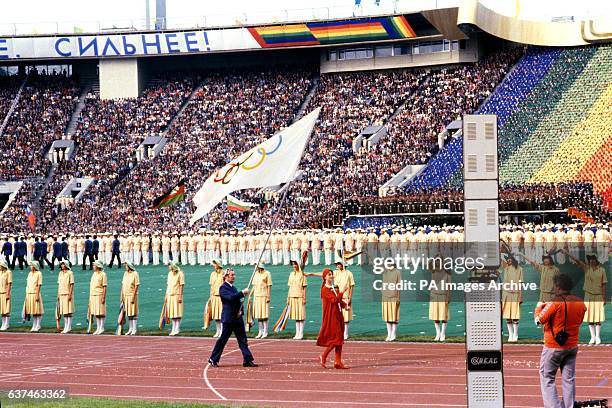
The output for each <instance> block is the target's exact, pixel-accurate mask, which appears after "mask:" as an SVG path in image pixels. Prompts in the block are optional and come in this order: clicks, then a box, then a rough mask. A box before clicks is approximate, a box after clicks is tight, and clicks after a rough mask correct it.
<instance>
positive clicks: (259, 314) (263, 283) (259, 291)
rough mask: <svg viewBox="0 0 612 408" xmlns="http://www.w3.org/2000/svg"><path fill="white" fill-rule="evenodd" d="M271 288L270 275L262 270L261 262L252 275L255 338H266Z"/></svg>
mask: <svg viewBox="0 0 612 408" xmlns="http://www.w3.org/2000/svg"><path fill="white" fill-rule="evenodd" d="M271 288H272V274H271V273H270V272H269V271H267V270H266V269H265V268H264V264H263V262H260V263H259V264H258V265H257V271H256V272H255V274H254V275H253V296H254V297H255V299H254V301H253V318H254V319H257V323H258V327H259V332H258V333H257V336H256V337H255V338H257V339H265V338H266V337H268V323H269V319H270V289H271Z"/></svg>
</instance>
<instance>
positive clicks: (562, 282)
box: [554, 273, 574, 292]
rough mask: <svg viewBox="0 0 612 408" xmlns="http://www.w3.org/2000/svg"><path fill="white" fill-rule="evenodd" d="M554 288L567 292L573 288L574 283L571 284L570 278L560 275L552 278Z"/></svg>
mask: <svg viewBox="0 0 612 408" xmlns="http://www.w3.org/2000/svg"><path fill="white" fill-rule="evenodd" d="M554 283H555V286H556V287H558V288H559V289H561V290H562V291H564V292H569V291H571V290H572V288H573V287H574V282H572V278H570V277H569V276H567V275H566V274H564V273H562V274H559V275H557V276H555V278H554Z"/></svg>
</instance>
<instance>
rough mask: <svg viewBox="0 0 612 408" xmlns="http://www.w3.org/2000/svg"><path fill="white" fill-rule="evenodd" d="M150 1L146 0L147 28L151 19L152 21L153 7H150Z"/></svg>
mask: <svg viewBox="0 0 612 408" xmlns="http://www.w3.org/2000/svg"><path fill="white" fill-rule="evenodd" d="M149 1H150V0H145V28H146V29H147V30H149V29H150V28H151V27H150V21H151V9H150V5H149Z"/></svg>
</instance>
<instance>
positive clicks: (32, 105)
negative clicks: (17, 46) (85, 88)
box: [0, 71, 79, 180]
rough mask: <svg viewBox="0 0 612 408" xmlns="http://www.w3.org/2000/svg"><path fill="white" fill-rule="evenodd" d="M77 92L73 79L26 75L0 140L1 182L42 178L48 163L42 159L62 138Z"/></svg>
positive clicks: (57, 75) (57, 76)
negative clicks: (24, 82)
mask: <svg viewBox="0 0 612 408" xmlns="http://www.w3.org/2000/svg"><path fill="white" fill-rule="evenodd" d="M78 90H79V87H78V85H77V82H76V78H71V77H66V76H65V75H63V74H50V75H44V74H37V73H36V71H34V72H33V73H32V74H30V76H29V77H28V79H27V83H26V87H25V88H24V90H23V92H22V94H21V97H20V99H19V102H18V105H17V107H16V109H15V111H14V112H13V114H12V115H11V117H10V118H9V120H8V123H7V126H6V129H5V130H4V134H3V136H2V139H1V140H0V160H1V161H2V163H3V166H2V170H1V173H0V178H1V179H3V180H16V179H18V178H23V177H35V176H38V177H41V176H44V175H46V173H47V171H48V169H49V166H50V163H49V162H48V161H46V159H45V158H44V155H45V154H46V152H47V150H48V149H49V147H50V144H51V143H52V142H53V141H54V140H56V139H59V138H61V136H62V135H63V134H64V130H65V128H66V125H67V124H68V121H69V119H70V115H71V113H72V110H73V108H74V104H75V101H76V98H77V97H78Z"/></svg>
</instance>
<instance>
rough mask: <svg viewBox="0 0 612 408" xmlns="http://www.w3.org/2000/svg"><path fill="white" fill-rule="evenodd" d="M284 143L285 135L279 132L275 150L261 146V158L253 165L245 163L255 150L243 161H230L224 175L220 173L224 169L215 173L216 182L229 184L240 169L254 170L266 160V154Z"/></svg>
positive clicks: (270, 153)
mask: <svg viewBox="0 0 612 408" xmlns="http://www.w3.org/2000/svg"><path fill="white" fill-rule="evenodd" d="M282 144H283V135H282V134H280V133H279V134H278V144H277V145H276V147H275V148H274V150H272V151H270V152H266V149H264V148H263V147H260V148H259V149H257V153H259V155H260V156H261V158H260V159H259V161H258V162H257V163H255V164H254V165H252V166H247V165H245V163H246V162H247V161H249V159H250V158H251V157H253V154H255V153H254V152H253V153H251V154H249V155H248V157H247V158H245V159H244V160H243V161H242V162H236V163H229V164H227V165H226V166H225V167H224V168H226V170H225V174H223V176H220V175H219V173H220V172H221V170H223V168H222V169H219V170H217V172H216V173H215V175H214V178H213V181H214V182H215V183H222V184H228V183H229V182H230V181H232V179H233V178H234V176H235V175H236V174H238V171H239V170H240V169H241V168H242V169H244V170H246V171H250V170H254V169H256V168H257V167H259V166H261V164H262V163H263V162H264V160H265V159H266V156H270V155H272V154H274V153H275V152H276V151H277V150H278V148H279V147H280V145H282Z"/></svg>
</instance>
